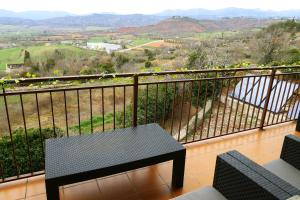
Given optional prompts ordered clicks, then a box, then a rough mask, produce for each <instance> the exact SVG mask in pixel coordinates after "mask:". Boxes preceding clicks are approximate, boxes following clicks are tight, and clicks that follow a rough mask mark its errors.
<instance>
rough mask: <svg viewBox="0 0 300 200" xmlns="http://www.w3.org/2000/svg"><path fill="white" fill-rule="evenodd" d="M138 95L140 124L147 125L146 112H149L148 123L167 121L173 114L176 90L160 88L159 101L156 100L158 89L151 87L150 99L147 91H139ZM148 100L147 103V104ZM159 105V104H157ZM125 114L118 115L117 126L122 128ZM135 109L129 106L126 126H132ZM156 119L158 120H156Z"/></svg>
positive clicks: (161, 86)
mask: <svg viewBox="0 0 300 200" xmlns="http://www.w3.org/2000/svg"><path fill="white" fill-rule="evenodd" d="M138 92H139V94H138V111H137V112H138V114H137V115H138V124H145V122H146V111H147V123H152V122H159V121H161V120H163V119H164V118H165V119H166V118H167V116H168V115H169V114H170V113H171V112H172V101H173V98H174V88H173V87H172V88H171V87H167V90H166V86H165V85H160V86H158V90H157V92H158V93H157V94H158V95H157V96H158V97H157V99H156V87H151V86H150V87H149V89H148V99H147V90H146V89H139V91H138ZM146 100H147V103H146ZM156 103H157V104H156ZM123 116H124V112H119V113H117V115H116V121H117V126H118V127H122V126H123V123H124V119H123ZM132 116H133V108H132V106H131V105H130V106H127V107H126V111H125V120H126V121H125V126H126V127H129V126H132ZM155 119H156V120H155Z"/></svg>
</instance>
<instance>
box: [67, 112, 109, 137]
mask: <svg viewBox="0 0 300 200" xmlns="http://www.w3.org/2000/svg"><path fill="white" fill-rule="evenodd" d="M113 120H114V115H113V113H108V114H106V115H104V124H110V123H112V122H113ZM92 122H93V129H94V130H95V129H96V128H99V127H101V126H102V125H103V124H102V122H103V117H102V116H93V118H92ZM80 129H81V132H82V133H90V132H91V119H87V120H84V121H81V122H80ZM70 130H71V131H74V132H79V125H75V126H72V127H70Z"/></svg>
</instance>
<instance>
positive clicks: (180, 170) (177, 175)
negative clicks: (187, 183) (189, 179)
mask: <svg viewBox="0 0 300 200" xmlns="http://www.w3.org/2000/svg"><path fill="white" fill-rule="evenodd" d="M184 167H185V149H184V150H183V151H180V152H178V153H177V155H176V158H175V159H174V160H173V174H172V187H173V188H180V187H182V186H183V179H184Z"/></svg>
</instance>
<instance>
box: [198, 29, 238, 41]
mask: <svg viewBox="0 0 300 200" xmlns="http://www.w3.org/2000/svg"><path fill="white" fill-rule="evenodd" d="M238 33H239V32H238V31H223V32H221V31H216V32H202V33H197V34H195V37H196V38H197V39H200V40H207V39H211V38H222V37H229V36H233V35H236V34H238Z"/></svg>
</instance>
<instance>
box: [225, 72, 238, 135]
mask: <svg viewBox="0 0 300 200" xmlns="http://www.w3.org/2000/svg"><path fill="white" fill-rule="evenodd" d="M234 80H235V81H234V88H233V93H232V97H231V105H230V111H229V116H228V121H227V128H226V135H227V134H228V133H229V132H228V131H229V125H230V124H231V120H230V119H231V115H232V108H233V103H234V96H235V87H236V85H237V83H238V79H237V78H235V79H234ZM233 126H234V124H233Z"/></svg>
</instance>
